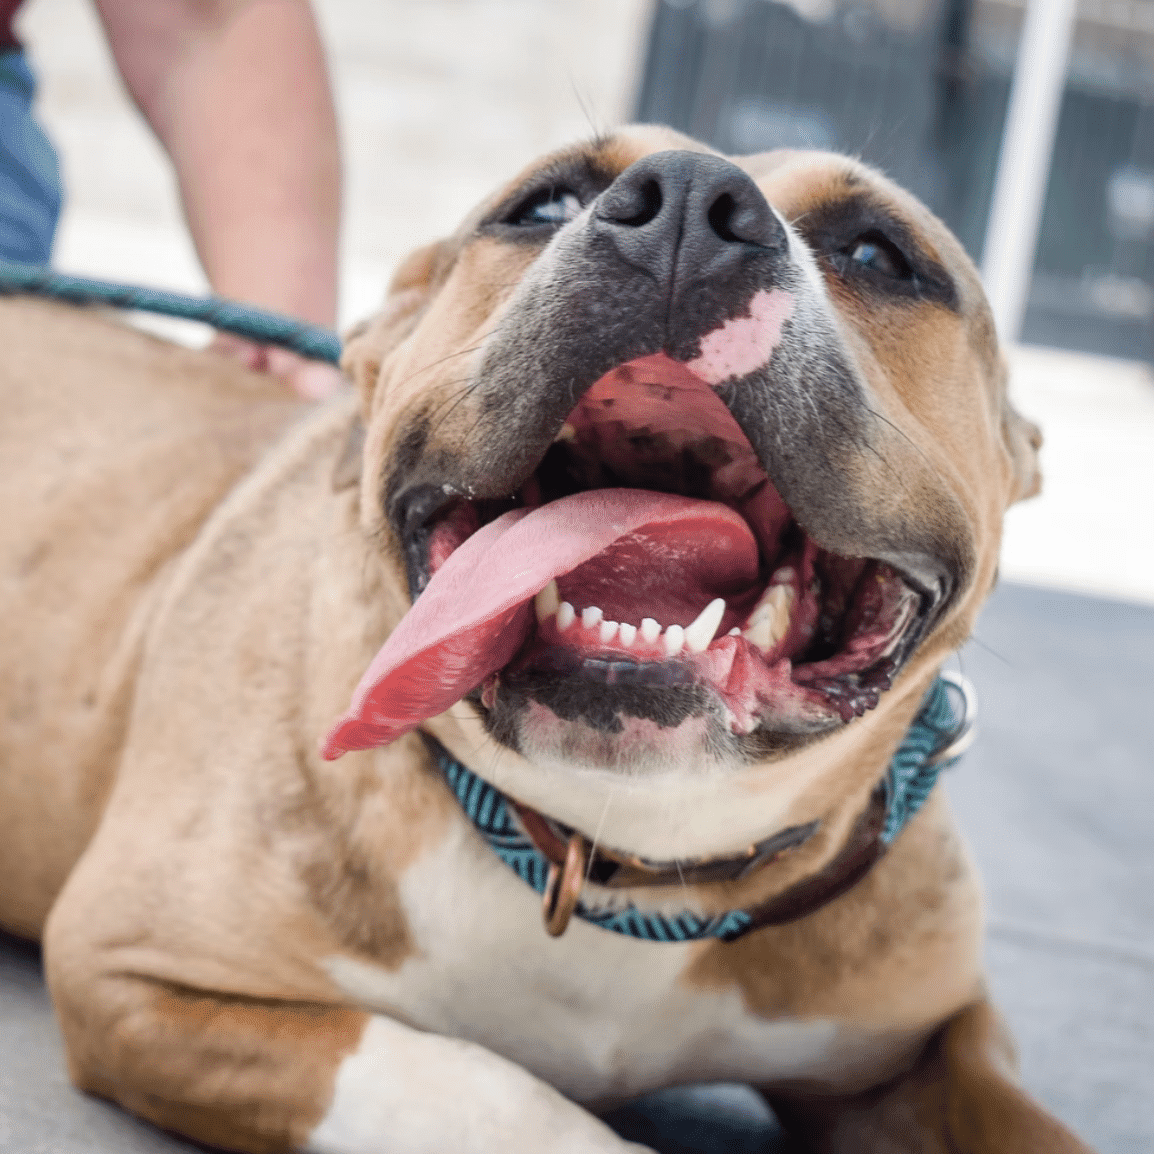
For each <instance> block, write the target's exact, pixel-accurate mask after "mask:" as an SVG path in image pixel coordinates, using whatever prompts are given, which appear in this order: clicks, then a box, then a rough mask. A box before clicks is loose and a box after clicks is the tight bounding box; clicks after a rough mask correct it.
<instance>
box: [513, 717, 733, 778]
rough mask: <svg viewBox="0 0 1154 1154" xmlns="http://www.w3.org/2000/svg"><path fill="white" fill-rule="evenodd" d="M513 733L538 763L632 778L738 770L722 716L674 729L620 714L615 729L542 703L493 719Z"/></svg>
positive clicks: (693, 719)
mask: <svg viewBox="0 0 1154 1154" xmlns="http://www.w3.org/2000/svg"><path fill="white" fill-rule="evenodd" d="M491 716H492V717H493V718H494V721H495V722H496V723H497V724H498V725H508V726H510V727H511V728H512V729H513V731H514V732H513V734H511V735H510V736H511V737H512V741H507V742H506V744H514V745H515V746H516V748H517V749H518V751H519V752H520V753H521V754H522V756H524V757H525V758H526V760H528V761H529V762H531V763H532V764H533V765H537V766H541V767H557V768H562V767H564V768H580V769H600V770H610V771H612V772H614V773H617V774H621V775H622V776H626V777H654V776H658V775H664V774H669V773H674V772H675V773H685V774H695V773H706V772H711V771H712V772H716V771H718V770H725V769H729V768H737V767H738V765H739V764H741V762H742V760H743V759H742V758H741V756H740V753H739V751H738V750H737V749H736V748H735V742H734V741H733V739H732V737H731V735H730V734H728V733H727V732H726V729H725V726H724V724H722V722H721V720H720V719H719V718H717V717H713V716H709V715H707V714H702V713H697V714H691V715H688V716H686V717H685V718H684V719H683V720H682V721H681V722H679V723H678V724H676V725H671V726H660V725H658V724H657V723H656V722H654V721H649V720H647V719H646V718H641V717H630V716H628V715H622V714H617V715H615V720H616V727H615V729H614V730H613V731H610V730H607V729H598V728H595V727H594V726H592V725H590V724H588V723H587V722H586V721H584V720H581V719H565V718H562V717H558V716H557V714H556V713H554V712H553V711H552V710H551V709H549V708H547V707H546V706H543V705H541V704H540V703H538V702H536V701H532V700H530V701H528V702H527V703H526V704H525V705H524V707H522V708H520V709H517V710H516V711H515V713H514V711H513V710H505V709H499V710H495V711H494V712H493V714H492V715H491Z"/></svg>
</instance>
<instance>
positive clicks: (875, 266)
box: [842, 232, 914, 280]
mask: <svg viewBox="0 0 1154 1154" xmlns="http://www.w3.org/2000/svg"><path fill="white" fill-rule="evenodd" d="M842 252H843V253H844V254H845V255H846V256H847V257H848V258H849V261H848V265H849V271H853V270H854V269H868V270H869V271H870V272H874V273H877V274H878V275H879V276H887V277H892V278H893V279H894V280H909V279H910V278H911V277H912V276H913V275H914V270H913V269H912V268H911V267H910V263H909V261H907V260H906V258H905V257H904V256H903V255H902V251H901V249H899V248H898V246H897V245H896V244H894V243H893V241H891V240H890V239H889V238H888V237H886V236H883V235H882V233H880V232H866V233H863V234H862V235H861V236H859V237H857V238H856V239H854V240H853V241H851V242H850V243H849V244H848V245H847V246H846V247H845V248H844V249H842Z"/></svg>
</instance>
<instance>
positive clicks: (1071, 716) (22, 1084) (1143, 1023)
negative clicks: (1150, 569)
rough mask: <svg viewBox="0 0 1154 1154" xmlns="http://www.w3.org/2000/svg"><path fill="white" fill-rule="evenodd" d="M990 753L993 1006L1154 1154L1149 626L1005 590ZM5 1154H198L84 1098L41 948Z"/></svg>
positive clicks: (1089, 1118)
mask: <svg viewBox="0 0 1154 1154" xmlns="http://www.w3.org/2000/svg"><path fill="white" fill-rule="evenodd" d="M959 660H960V663H961V665H962V667H963V668H964V669H965V671H966V672H967V673H968V674H969V675H970V676H971V677H972V678H973V679H974V680H975V681H976V682H977V685H978V688H979V692H980V694H981V707H982V720H981V734H980V737H979V740H978V743H977V744H976V745H975V747H974V748H973V750H972V751H971V752H970V753H969V754H967V756H966V757H965V759H964V760H963V761H962V763H961V764H960V765H959V766H958V767H957V768H956V769H954V770H953V771H951V773H950V775H949V778H948V780H947V782H946V788H947V789H948V790H949V792H950V795H951V797H952V800H953V803H954V806H955V809H956V810H957V812H958V816H959V820H960V822H961V824H962V826H963V827H964V829H965V830H966V832H967V835H968V837H969V840H970V843H971V845H972V848H973V851H974V854H975V856H976V857H977V859H978V862H979V864H980V866H981V869H982V872H983V874H984V875H985V878H986V882H987V889H988V900H989V911H990V935H989V945H988V963H989V969H990V974H991V980H992V985H993V989H994V994H995V997H996V1000H997V1001H998V1003H999V1005H1000V1006H1001V1007H1002V1009H1003V1010H1004V1011H1005V1013H1006V1015H1007V1017H1008V1018H1009V1020H1010V1022H1011V1025H1012V1026H1013V1028H1014V1032H1015V1035H1016V1036H1017V1038H1018V1041H1019V1044H1020V1047H1021V1052H1022V1065H1023V1075H1024V1079H1025V1082H1026V1084H1027V1085H1028V1086H1029V1087H1030V1089H1031V1090H1032V1091H1033V1092H1034V1093H1036V1094H1038V1095H1039V1096H1040V1097H1041V1098H1042V1100H1043V1101H1045V1102H1046V1103H1047V1104H1048V1105H1049V1106H1050V1108H1051V1109H1052V1110H1053V1111H1054V1112H1055V1113H1057V1114H1058V1115H1059V1116H1060V1117H1062V1118H1063V1119H1065V1120H1066V1121H1067V1122H1068V1123H1070V1124H1071V1125H1073V1126H1074V1127H1075V1128H1076V1129H1077V1130H1078V1131H1079V1132H1080V1133H1081V1134H1082V1135H1083V1136H1084V1137H1085V1138H1086V1139H1087V1140H1089V1141H1090V1142H1091V1143H1092V1144H1093V1145H1094V1146H1095V1147H1096V1148H1097V1149H1098V1150H1099V1151H1100V1152H1101V1154H1149V1151H1150V1150H1151V1149H1154V1031H1152V1030H1151V1026H1150V1023H1151V1019H1152V1017H1154V843H1152V839H1151V837H1150V819H1151V814H1152V813H1154V758H1152V756H1151V752H1150V751H1151V740H1150V735H1149V732H1148V726H1149V723H1150V720H1151V717H1152V714H1151V710H1150V706H1149V693H1150V687H1151V685H1154V610H1152V609H1149V608H1146V607H1142V606H1136V605H1130V604H1126V603H1122V602H1114V601H1106V600H1100V599H1094V598H1087V597H1080V596H1073V595H1070V594H1066V593H1058V592H1051V591H1045V590H1039V589H1032V588H1028V587H1025V586H1014V585H1006V586H1003V587H1002V588H1001V589H1000V590H999V591H998V592H997V593H996V594H995V596H994V598H993V599H992V601H991V603H990V605H989V607H988V608H987V610H986V613H985V614H984V616H983V618H982V620H981V622H980V624H979V628H978V630H977V635H976V638H975V640H974V641H973V642H971V644H970V645H968V646H967V647H966V649H965V650H964V651H963V653H962V655H961V657H960V659H959ZM0 1046H2V1053H3V1060H2V1061H0V1151H3V1152H5V1154H7V1152H9V1151H11V1152H13V1154H16V1152H19V1154H33V1152H38V1151H45V1152H49V1151H50V1152H51V1154H164V1152H165V1151H170V1152H173V1154H177V1152H179V1151H190V1150H195V1149H197V1148H196V1147H194V1146H191V1145H190V1144H188V1143H185V1142H181V1141H179V1140H177V1139H174V1138H171V1137H169V1136H167V1135H164V1134H160V1133H159V1132H157V1131H155V1130H153V1129H152V1128H150V1127H148V1126H145V1125H143V1124H141V1123H138V1122H136V1121H135V1120H133V1119H131V1118H129V1117H128V1116H127V1115H125V1114H123V1113H121V1112H120V1111H118V1110H116V1109H114V1108H112V1107H110V1106H107V1105H106V1104H104V1103H102V1102H98V1101H96V1100H93V1099H89V1098H85V1097H83V1096H82V1095H80V1094H78V1093H76V1092H75V1091H73V1090H72V1089H71V1088H70V1087H69V1085H68V1083H67V1079H66V1077H65V1074H64V1066H63V1059H62V1055H61V1049H60V1041H59V1037H58V1034H57V1031H56V1028H55V1025H54V1023H53V1019H52V1014H51V1009H50V1006H49V1004H48V1000H47V997H46V994H45V991H44V987H43V984H42V982H41V979H40V973H39V962H38V956H37V954H36V951H35V949H34V948H32V947H29V946H26V945H24V944H22V943H17V942H14V941H12V940H11V939H2V938H0ZM612 1121H613V1123H614V1124H615V1125H616V1126H617V1127H618V1129H619V1130H620V1131H621V1132H622V1133H624V1134H626V1135H627V1136H628V1137H630V1138H633V1139H635V1140H638V1141H644V1142H647V1143H649V1144H650V1145H652V1146H653V1147H654V1148H655V1149H658V1150H660V1151H662V1152H663V1154H713V1152H718V1154H720V1151H723V1150H724V1151H726V1152H727V1154H778V1152H779V1151H781V1150H782V1149H783V1142H782V1140H781V1138H780V1135H779V1134H777V1133H776V1132H775V1130H774V1129H773V1126H772V1123H771V1122H770V1120H769V1117H768V1115H767V1113H766V1112H765V1110H764V1109H763V1108H762V1107H761V1106H760V1103H759V1102H758V1101H757V1099H755V1098H754V1097H753V1095H752V1092H751V1091H748V1090H746V1089H745V1088H742V1087H722V1088H712V1089H702V1088H692V1089H682V1090H677V1091H668V1092H664V1093H662V1094H658V1095H651V1096H650V1097H649V1098H648V1099H647V1100H645V1101H642V1102H640V1103H638V1104H636V1105H632V1106H630V1107H627V1108H625V1109H623V1110H620V1111H618V1112H617V1113H616V1114H615V1115H614V1116H613V1118H612Z"/></svg>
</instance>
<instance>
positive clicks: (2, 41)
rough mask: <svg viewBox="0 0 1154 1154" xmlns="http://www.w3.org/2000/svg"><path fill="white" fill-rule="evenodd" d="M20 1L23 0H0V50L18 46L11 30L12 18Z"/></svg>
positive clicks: (17, 41) (18, 42)
mask: <svg viewBox="0 0 1154 1154" xmlns="http://www.w3.org/2000/svg"><path fill="white" fill-rule="evenodd" d="M22 3H23V0H0V52H3V51H7V50H8V49H9V48H19V47H20V41H19V40H17V39H16V35H15V33H14V32H13V31H12V19H13V17H14V16H15V15H16V12H17V10H18V9H19V7H20V5H21V4H22Z"/></svg>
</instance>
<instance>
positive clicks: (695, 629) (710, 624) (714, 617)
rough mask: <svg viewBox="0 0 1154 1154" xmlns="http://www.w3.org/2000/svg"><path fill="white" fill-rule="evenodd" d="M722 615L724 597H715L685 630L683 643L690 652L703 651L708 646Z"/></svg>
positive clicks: (723, 611) (723, 614)
mask: <svg viewBox="0 0 1154 1154" xmlns="http://www.w3.org/2000/svg"><path fill="white" fill-rule="evenodd" d="M724 616H725V598H724V597H715V598H714V599H713V600H712V601H710V603H709V604H708V605H706V607H705V608H704V609H702V611H701V612H700V613H699V614H698V615H697V619H696V620H695V621H694V622H693V624H692V625H690V626H688V627H687V628H686V630H685V644H686V646H687V647H688V649H689V652H690V653H704V652H705V651H706V650H707V649H708V648H709V643H710V642H711V641H712V640H713V638H714V636H715V635H716V633H717V628H718V626H719V625H720V624H721V619H722V618H723V617H724Z"/></svg>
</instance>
